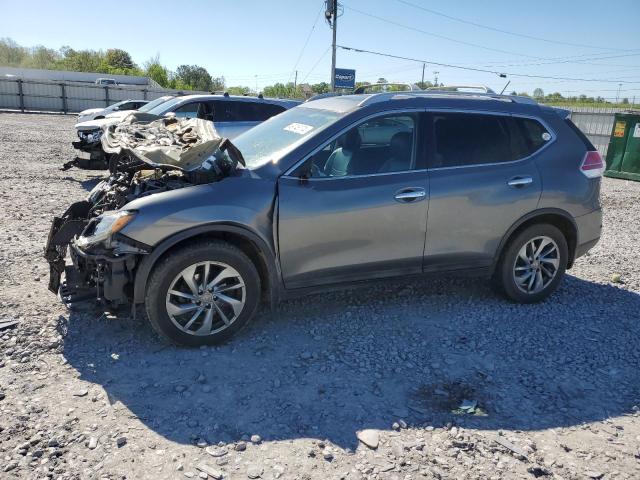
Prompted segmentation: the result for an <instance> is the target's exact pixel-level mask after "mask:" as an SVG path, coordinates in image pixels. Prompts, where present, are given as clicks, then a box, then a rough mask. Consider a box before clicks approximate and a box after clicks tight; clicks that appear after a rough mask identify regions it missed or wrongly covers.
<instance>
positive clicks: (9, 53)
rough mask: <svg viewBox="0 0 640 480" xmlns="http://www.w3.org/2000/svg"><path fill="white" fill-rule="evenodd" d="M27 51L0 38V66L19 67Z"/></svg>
mask: <svg viewBox="0 0 640 480" xmlns="http://www.w3.org/2000/svg"><path fill="white" fill-rule="evenodd" d="M28 55H29V51H28V50H27V49H26V48H24V47H21V46H20V45H18V44H17V43H16V42H15V41H13V40H12V39H10V38H0V65H7V66H9V67H19V66H20V65H21V64H22V62H23V60H24V59H25V58H26V57H27V56H28Z"/></svg>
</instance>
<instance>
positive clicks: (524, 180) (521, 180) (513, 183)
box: [507, 177, 533, 188]
mask: <svg viewBox="0 0 640 480" xmlns="http://www.w3.org/2000/svg"><path fill="white" fill-rule="evenodd" d="M532 183H533V178H531V177H513V178H512V179H511V180H509V181H508V182H507V185H509V186H510V187H514V188H522V187H526V186H527V185H530V184H532Z"/></svg>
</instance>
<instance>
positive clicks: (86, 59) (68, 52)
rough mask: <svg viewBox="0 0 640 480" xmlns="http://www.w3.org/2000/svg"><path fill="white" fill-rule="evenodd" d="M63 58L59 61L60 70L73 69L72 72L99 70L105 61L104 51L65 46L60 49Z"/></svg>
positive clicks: (57, 66)
mask: <svg viewBox="0 0 640 480" xmlns="http://www.w3.org/2000/svg"><path fill="white" fill-rule="evenodd" d="M60 53H62V59H60V60H59V61H58V62H57V65H56V68H57V69H59V70H71V71H72V72H99V71H100V66H101V65H102V64H103V63H104V53H103V52H101V51H95V50H74V49H73V48H71V47H68V46H64V47H62V48H61V49H60Z"/></svg>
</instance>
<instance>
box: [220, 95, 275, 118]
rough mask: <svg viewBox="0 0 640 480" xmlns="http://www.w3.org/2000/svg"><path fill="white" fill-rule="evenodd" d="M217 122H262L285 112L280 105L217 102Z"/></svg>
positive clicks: (249, 102)
mask: <svg viewBox="0 0 640 480" xmlns="http://www.w3.org/2000/svg"><path fill="white" fill-rule="evenodd" d="M214 104H215V114H214V115H215V121H216V122H262V121H264V120H267V119H269V118H271V117H273V116H274V115H277V114H278V113H281V112H283V111H284V110H285V108H284V107H281V106H280V105H272V104H269V103H260V102H251V101H230V100H228V101H225V100H216V101H215V102H214Z"/></svg>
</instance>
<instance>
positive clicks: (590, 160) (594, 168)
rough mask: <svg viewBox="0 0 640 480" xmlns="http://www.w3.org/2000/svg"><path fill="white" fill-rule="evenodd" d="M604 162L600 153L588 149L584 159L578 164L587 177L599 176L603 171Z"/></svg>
mask: <svg viewBox="0 0 640 480" xmlns="http://www.w3.org/2000/svg"><path fill="white" fill-rule="evenodd" d="M604 168H605V165H604V162H603V161H602V157H601V156H600V153H598V152H596V151H589V152H587V153H586V154H585V156H584V160H582V164H581V165H580V171H581V172H582V173H583V174H584V175H586V176H587V177H589V178H598V177H601V176H602V174H603V173H604Z"/></svg>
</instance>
